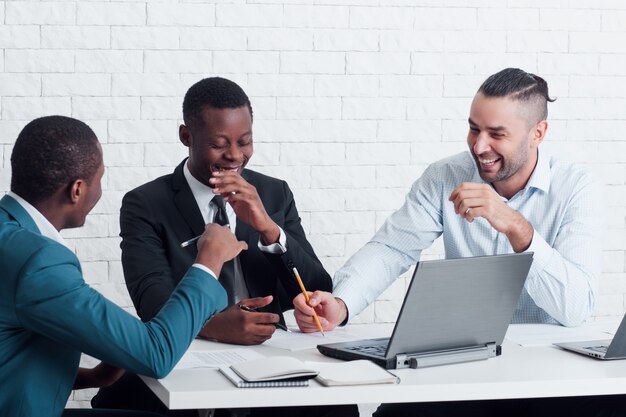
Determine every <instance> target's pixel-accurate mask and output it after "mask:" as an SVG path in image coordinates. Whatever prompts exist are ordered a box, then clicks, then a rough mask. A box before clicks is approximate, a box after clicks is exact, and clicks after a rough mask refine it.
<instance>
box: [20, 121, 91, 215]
mask: <svg viewBox="0 0 626 417" xmlns="http://www.w3.org/2000/svg"><path fill="white" fill-rule="evenodd" d="M101 163H102V150H101V148H100V146H99V143H98V138H97V137H96V134H95V133H94V132H93V130H91V128H90V127H89V126H87V125H86V124H85V123H83V122H81V121H80V120H76V119H73V118H71V117H65V116H46V117H41V118H38V119H35V120H33V121H32V122H30V123H28V124H27V125H26V126H24V129H22V131H21V132H20V134H19V135H18V136H17V140H16V141H15V146H14V147H13V152H12V153H11V191H13V192H14V193H15V194H17V195H19V196H20V197H22V198H23V199H24V200H26V201H28V202H29V203H31V204H36V203H39V202H41V201H43V200H45V199H46V198H49V197H51V196H52V195H53V194H54V193H55V192H57V191H58V190H59V189H60V188H62V187H65V186H67V185H68V184H71V183H72V182H74V181H76V180H78V179H82V180H84V181H86V182H87V183H89V181H91V180H92V179H93V177H94V175H95V174H96V171H97V170H98V168H99V167H100V164H101Z"/></svg>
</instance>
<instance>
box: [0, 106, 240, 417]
mask: <svg viewBox="0 0 626 417" xmlns="http://www.w3.org/2000/svg"><path fill="white" fill-rule="evenodd" d="M11 169H12V178H11V192H10V193H9V194H8V195H6V196H4V197H3V198H2V200H0V265H1V266H2V274H1V277H0V413H1V414H2V415H6V416H11V417H19V416H29V417H30V416H61V415H62V413H63V409H64V406H65V404H66V402H67V399H68V397H69V394H70V392H71V390H72V387H73V386H75V387H87V386H98V385H102V381H100V380H99V376H100V375H102V374H104V376H105V377H106V378H104V380H106V379H108V381H107V382H106V383H110V382H112V381H111V379H113V380H114V379H115V378H116V377H117V376H119V375H120V374H121V371H119V370H116V369H115V368H123V369H127V370H130V371H132V372H134V373H139V374H143V375H148V376H152V377H156V378H160V377H163V376H165V375H167V374H168V373H169V372H170V370H171V369H172V368H173V366H174V365H175V364H176V362H177V361H178V360H179V359H180V357H181V356H182V355H183V353H184V352H185V350H186V349H187V348H188V346H189V344H190V343H191V341H192V340H193V338H194V337H195V336H196V334H197V333H198V331H199V330H200V329H201V328H202V326H203V325H204V323H205V322H206V321H207V319H208V318H209V317H211V316H212V315H213V314H215V313H216V312H218V311H220V310H221V309H222V308H224V307H225V306H226V294H225V291H224V290H223V289H222V288H221V286H220V284H219V283H218V281H217V279H216V278H215V277H216V276H218V275H219V272H220V269H221V267H222V264H223V262H225V261H227V260H229V259H232V258H233V257H234V256H236V255H237V254H238V253H239V252H240V251H241V250H242V249H245V247H246V244H245V243H243V242H237V240H236V238H235V237H234V235H233V234H232V233H230V232H229V231H228V230H227V229H226V228H224V227H222V226H217V225H209V227H207V229H206V231H205V233H204V235H203V237H202V239H200V241H199V243H198V246H199V253H198V256H197V258H196V261H195V262H196V263H195V264H194V265H193V266H192V267H191V268H190V269H189V271H188V272H187V274H186V275H185V277H184V278H183V279H182V280H181V282H180V284H179V285H178V287H177V288H176V290H175V291H174V293H173V294H172V296H171V297H170V299H169V301H168V302H167V303H166V305H165V306H164V307H163V309H162V310H161V311H160V312H159V314H158V315H156V316H155V317H154V318H153V319H152V320H151V321H149V322H147V323H142V322H141V321H140V320H138V319H137V318H135V317H133V316H131V315H130V314H128V313H127V312H125V311H124V310H123V309H121V308H120V307H118V306H117V305H115V304H113V303H112V302H110V301H109V300H107V299H106V298H104V297H103V296H102V295H101V294H99V293H98V292H97V291H95V290H93V289H92V288H90V287H89V286H88V285H87V284H86V283H85V281H84V280H83V277H82V271H81V267H80V263H79V262H78V259H77V258H76V256H75V255H74V253H73V252H72V251H71V250H69V249H68V248H67V247H66V246H65V245H64V242H63V238H62V237H61V235H60V234H59V231H60V230H62V229H64V228H70V227H78V226H82V225H83V223H84V221H85V217H86V215H87V213H88V212H89V211H90V210H91V209H92V208H93V207H94V206H95V204H96V203H97V201H98V200H99V198H100V196H101V194H102V192H101V188H100V180H101V178H102V176H103V174H104V166H103V163H102V150H101V147H100V144H99V143H98V140H97V138H96V135H95V134H94V133H93V131H92V130H91V129H90V128H89V127H88V126H87V125H86V124H84V123H82V122H80V121H78V120H75V119H71V118H68V117H62V116H49V117H43V118H40V119H36V120H34V121H32V122H31V123H29V124H28V125H27V126H26V127H25V128H24V129H23V130H22V132H21V133H20V134H19V136H18V138H17V141H16V143H15V146H14V149H13V153H12V155H11ZM81 352H85V353H87V354H89V355H91V356H93V357H96V358H99V359H101V360H102V361H103V362H105V363H106V364H110V365H102V364H101V365H99V366H98V367H96V368H94V370H92V371H90V370H84V369H81V370H80V371H79V368H78V364H79V358H80V354H81ZM90 412H91V410H84V413H85V414H84V415H89V413H90ZM81 415H83V414H81ZM99 415H101V414H99ZM107 415H111V416H112V415H118V414H115V413H114V412H112V413H111V414H107ZM120 415H122V414H120ZM123 415H137V414H123ZM142 415H144V414H142Z"/></svg>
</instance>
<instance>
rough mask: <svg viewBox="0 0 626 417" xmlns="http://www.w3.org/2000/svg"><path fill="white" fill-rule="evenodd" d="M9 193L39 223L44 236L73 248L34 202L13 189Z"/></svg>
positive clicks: (38, 226)
mask: <svg viewBox="0 0 626 417" xmlns="http://www.w3.org/2000/svg"><path fill="white" fill-rule="evenodd" d="M7 194H8V195H9V196H10V197H13V198H14V199H15V201H17V202H18V203H19V204H20V206H22V208H23V209H24V210H26V212H27V213H28V215H29V216H30V217H31V219H33V221H34V222H35V224H36V225H37V228H38V229H39V233H41V235H42V236H45V237H47V238H48V239H52V240H54V241H56V242H58V243H60V244H61V245H63V246H65V247H66V248H68V249H70V250H71V248H70V247H69V246H68V245H67V242H66V241H65V239H63V236H61V233H59V231H58V230H57V229H56V227H54V226H53V225H52V223H50V222H49V221H48V219H46V217H45V216H44V215H43V214H41V212H40V211H39V210H37V209H36V208H35V207H34V206H33V205H32V204H30V203H29V202H28V201H26V200H24V199H23V198H22V197H20V196H19V195H17V194H15V193H14V192H13V191H9V192H8V193H7Z"/></svg>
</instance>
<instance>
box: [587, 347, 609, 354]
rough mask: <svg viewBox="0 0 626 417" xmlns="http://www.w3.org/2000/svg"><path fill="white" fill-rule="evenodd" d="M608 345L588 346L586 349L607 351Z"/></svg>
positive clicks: (600, 351)
mask: <svg viewBox="0 0 626 417" xmlns="http://www.w3.org/2000/svg"><path fill="white" fill-rule="evenodd" d="M608 348H609V347H608V346H588V347H586V348H585V349H587V350H591V351H593V352H599V353H606V351H607V349H608Z"/></svg>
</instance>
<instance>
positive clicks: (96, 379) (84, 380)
mask: <svg viewBox="0 0 626 417" xmlns="http://www.w3.org/2000/svg"><path fill="white" fill-rule="evenodd" d="M124 372H126V371H124V370H123V369H121V368H116V367H114V366H111V365H108V364H106V363H104V362H100V363H99V364H98V365H97V366H96V367H94V368H91V369H88V368H78V374H77V375H76V380H75V381H74V387H73V389H85V388H102V387H108V386H109V385H111V384H113V383H114V382H115V381H117V380H118V379H120V377H121V376H122V375H124Z"/></svg>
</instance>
